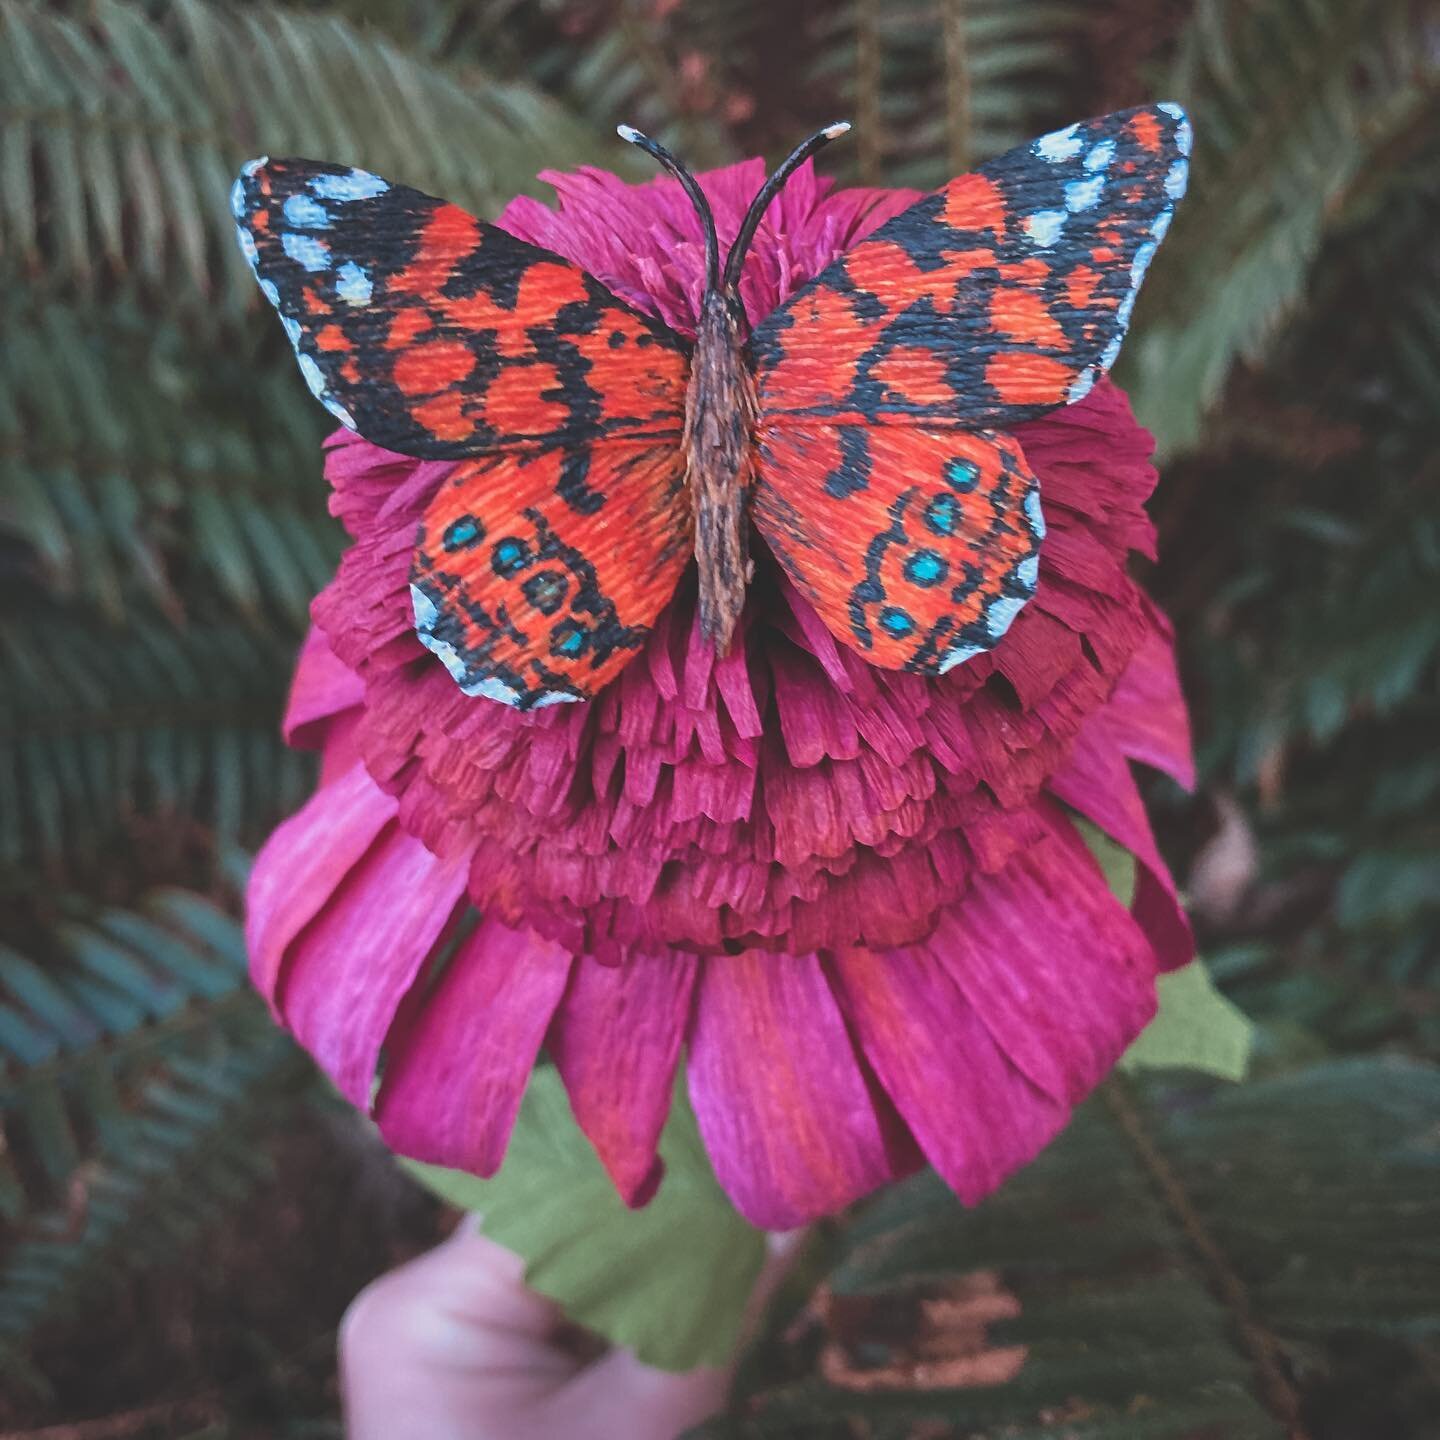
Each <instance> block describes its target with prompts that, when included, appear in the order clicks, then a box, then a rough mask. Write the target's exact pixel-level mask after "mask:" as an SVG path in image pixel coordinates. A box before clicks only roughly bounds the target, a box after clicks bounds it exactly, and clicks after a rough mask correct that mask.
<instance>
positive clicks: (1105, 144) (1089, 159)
mask: <svg viewBox="0 0 1440 1440" xmlns="http://www.w3.org/2000/svg"><path fill="white" fill-rule="evenodd" d="M1114 158H1115V142H1114V141H1113V140H1102V141H1101V142H1100V143H1099V144H1098V145H1093V146H1091V148H1090V153H1089V154H1088V155H1087V156H1086V157H1085V168H1086V169H1087V170H1089V171H1090V172H1091V173H1092V174H1094V173H1095V171H1097V170H1108V169H1109V168H1110V162H1111V161H1112V160H1113V159H1114Z"/></svg>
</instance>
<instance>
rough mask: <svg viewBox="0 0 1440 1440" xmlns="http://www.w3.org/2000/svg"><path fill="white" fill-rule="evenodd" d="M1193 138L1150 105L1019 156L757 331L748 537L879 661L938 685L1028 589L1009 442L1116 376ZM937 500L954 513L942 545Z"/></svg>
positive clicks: (905, 215)
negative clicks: (1016, 428)
mask: <svg viewBox="0 0 1440 1440" xmlns="http://www.w3.org/2000/svg"><path fill="white" fill-rule="evenodd" d="M1190 138H1191V137H1190V126H1189V122H1188V121H1187V120H1186V119H1185V117H1184V114H1183V112H1182V111H1181V110H1180V109H1179V107H1178V106H1173V105H1158V106H1149V107H1145V108H1142V109H1138V110H1132V111H1126V112H1121V113H1119V114H1116V115H1109V116H1105V117H1103V118H1101V119H1097V120H1091V121H1087V122H1084V123H1081V124H1077V125H1071V126H1069V127H1068V128H1067V129H1065V130H1061V131H1058V132H1056V133H1055V134H1053V135H1047V136H1045V137H1043V138H1042V139H1040V140H1037V141H1035V142H1034V143H1033V144H1031V145H1028V146H1025V147H1022V148H1021V149H1018V150H1014V151H1011V152H1010V153H1009V154H1006V155H1003V156H1000V157H999V158H998V159H996V160H993V161H991V162H990V163H989V164H987V165H985V166H982V167H981V168H980V169H979V170H978V171H976V172H974V173H973V174H970V175H966V176H962V177H961V178H960V179H958V180H955V181H953V182H952V183H951V184H950V185H948V186H947V187H946V188H945V189H943V190H940V191H937V192H936V193H935V194H933V195H929V196H926V197H925V198H924V199H923V200H920V201H918V202H917V203H916V204H915V205H913V206H912V207H911V208H910V209H908V210H905V211H903V212H902V213H901V214H900V215H898V216H896V217H895V218H894V219H893V220H891V221H889V222H888V223H886V224H885V225H883V226H881V227H880V228H879V229H878V230H877V231H875V233H874V234H873V235H872V236H870V237H869V238H868V239H867V240H865V241H863V242H862V243H861V244H860V245H858V246H856V247H855V248H854V249H853V250H851V251H849V252H848V253H847V254H845V255H843V256H841V257H840V259H838V260H836V261H834V262H833V263H832V264H831V265H830V266H828V267H827V268H826V269H825V270H824V271H822V272H821V274H820V275H819V276H817V277H816V278H815V279H814V280H813V281H811V282H810V284H808V285H807V286H805V287H804V288H802V289H801V290H799V291H798V292H797V293H796V294H795V295H793V296H792V297H791V298H790V299H789V301H787V303H786V304H785V305H784V306H782V307H781V308H780V309H779V310H777V311H776V312H775V313H774V314H772V315H771V316H770V317H768V318H767V319H766V320H765V322H764V323H763V324H761V325H760V326H759V327H758V328H757V329H756V331H755V333H754V335H753V336H752V337H751V350H752V355H753V358H754V361H755V366H756V381H757V387H758V391H759V399H760V427H759V435H758V441H759V455H758V460H759V463H758V467H757V468H758V476H757V480H756V484H755V487H754V492H753V498H752V502H751V513H752V515H753V517H754V520H755V525H756V528H757V529H758V530H759V531H760V533H761V534H762V535H763V536H764V537H765V540H766V542H767V543H768V544H769V546H770V548H771V549H772V550H773V551H774V552H775V554H776V556H777V558H778V559H779V560H780V563H781V564H782V565H783V566H784V568H785V569H786V571H787V572H788V574H789V575H790V577H791V579H792V580H793V581H794V582H795V583H796V585H797V586H798V587H799V588H800V589H801V591H802V592H803V593H804V594H806V595H807V596H808V597H809V598H810V600H811V602H812V603H813V604H814V605H815V606H816V608H817V610H818V612H819V613H820V615H821V617H822V619H824V621H825V623H826V624H827V625H828V626H829V627H830V628H831V630H832V631H833V632H834V633H835V635H836V636H837V637H838V638H840V639H843V640H845V641H846V642H847V643H849V644H850V645H852V646H854V647H855V648H856V649H858V650H860V651H861V653H863V654H864V655H865V657H866V659H868V660H869V661H871V663H873V664H876V665H880V666H884V667H886V668H892V669H907V670H916V671H920V672H922V673H926V674H937V673H938V674H943V673H944V672H945V671H946V670H949V669H950V668H952V667H953V666H955V665H958V664H960V663H962V662H963V661H965V660H968V659H970V658H971V657H972V656H974V655H976V654H979V653H981V652H982V651H985V650H988V649H990V648H992V647H993V646H994V645H995V644H996V643H997V642H998V641H999V640H1000V638H1001V637H1002V636H1003V635H1004V634H1005V632H1006V631H1007V630H1008V628H1009V626H1010V623H1011V621H1012V620H1013V619H1014V617H1015V615H1016V614H1017V613H1018V612H1019V610H1020V609H1021V607H1022V606H1023V605H1024V603H1025V602H1026V600H1028V599H1029V598H1030V596H1031V595H1032V594H1033V593H1034V591H1035V586H1036V581H1037V575H1038V551H1039V546H1040V542H1041V540H1042V539H1043V538H1044V534H1045V526H1044V519H1043V516H1042V514H1041V507H1040V495H1039V489H1038V486H1037V484H1036V482H1035V479H1034V477H1033V476H1032V475H1031V474H1030V471H1029V469H1028V467H1027V466H1026V465H1025V460H1024V456H1023V454H1021V452H1020V448H1019V446H1018V445H1017V444H1016V443H1015V441H1014V440H1012V439H1010V438H1009V437H1008V436H1006V435H1004V434H1003V433H1000V429H999V428H998V427H1007V426H1010V425H1014V424H1018V423H1020V422H1022V421H1025V420H1028V419H1032V418H1034V417H1035V416H1037V415H1040V414H1043V413H1044V412H1045V411H1047V410H1050V409H1053V408H1055V407H1056V406H1057V405H1062V404H1066V403H1068V402H1072V401H1075V400H1078V399H1080V398H1081V397H1082V396H1084V395H1085V394H1086V393H1088V391H1089V390H1090V388H1091V386H1092V385H1093V384H1094V383H1095V381H1096V379H1097V378H1098V377H1099V376H1100V375H1102V374H1104V373H1105V372H1106V371H1107V370H1108V369H1109V368H1110V366H1111V365H1112V364H1113V363H1114V361H1115V358H1116V356H1117V355H1118V353H1119V350H1120V344H1121V341H1122V339H1123V338H1124V334H1125V329H1126V327H1127V325H1128V324H1129V320H1130V314H1131V310H1132V309H1133V306H1134V303H1135V295H1136V292H1137V290H1138V289H1139V286H1140V283H1141V280H1142V279H1143V277H1144V274H1145V270H1146V267H1147V266H1148V265H1149V263H1150V259H1151V257H1152V256H1153V255H1154V253H1155V250H1156V247H1157V246H1158V245H1159V243H1160V240H1161V239H1162V238H1163V237H1164V234H1165V231H1166V230H1167V228H1168V227H1169V223H1170V217H1171V214H1172V212H1173V209H1174V206H1175V202H1176V201H1177V200H1178V198H1179V197H1180V195H1181V194H1182V193H1183V191H1184V187H1185V180H1186V172H1187V167H1188V162H1187V160H1186V155H1187V154H1188V152H1189V149H1190ZM991 427H996V428H991ZM937 506H938V507H940V509H941V511H942V513H943V514H944V515H945V516H947V517H948V516H950V515H951V514H955V515H958V516H960V517H961V523H959V524H957V525H956V526H955V527H954V529H953V530H951V531H949V533H945V531H944V527H937V526H936V525H935V524H934V523H931V516H932V514H933V512H934V507H937ZM880 557H883V559H881V558H880Z"/></svg>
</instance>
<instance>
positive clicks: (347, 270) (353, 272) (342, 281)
mask: <svg viewBox="0 0 1440 1440" xmlns="http://www.w3.org/2000/svg"><path fill="white" fill-rule="evenodd" d="M335 277H336V278H335V293H336V294H337V295H338V296H339V297H340V298H341V299H342V300H343V301H344V302H345V303H346V304H347V305H368V304H369V303H370V296H371V295H372V294H373V293H374V291H375V286H374V283H373V282H372V281H371V279H370V277H369V275H367V274H366V273H365V271H364V270H362V269H361V268H360V266H358V265H357V264H356V263H355V262H354V261H353V260H347V261H346V262H345V263H344V264H343V265H342V266H341V267H340V268H339V269H338V270H337V271H336V272H335Z"/></svg>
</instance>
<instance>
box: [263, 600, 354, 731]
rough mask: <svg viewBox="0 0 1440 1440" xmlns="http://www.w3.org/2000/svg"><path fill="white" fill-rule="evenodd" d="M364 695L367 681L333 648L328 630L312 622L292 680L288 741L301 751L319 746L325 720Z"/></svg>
mask: <svg viewBox="0 0 1440 1440" xmlns="http://www.w3.org/2000/svg"><path fill="white" fill-rule="evenodd" d="M364 698H365V682H364V681H363V680H361V678H360V677H359V676H358V675H357V674H356V673H355V672H354V671H353V670H352V669H351V668H350V667H349V666H348V665H347V664H346V663H345V662H344V661H343V660H341V659H340V658H339V657H338V656H337V655H336V654H335V652H334V651H333V650H332V649H331V648H330V642H329V641H328V640H327V639H326V638H325V632H324V631H323V630H322V629H321V628H320V627H319V626H318V625H312V626H311V627H310V629H309V632H308V633H307V634H306V636H305V643H304V644H303V645H302V646H301V647H300V655H299V658H298V659H297V660H296V662H295V678H294V679H293V680H291V682H290V699H289V701H288V703H287V704H286V706H285V719H284V721H283V723H282V727H281V728H282V730H283V732H284V735H285V743H286V744H287V745H294V746H295V747H296V748H297V749H300V750H314V749H317V748H318V747H319V746H320V744H321V743H322V741H323V740H324V738H325V729H326V725H325V722H326V721H328V720H329V719H330V718H331V717H332V716H334V715H338V714H339V713H340V712H341V711H342V710H348V709H350V707H351V706H352V705H358V704H360V702H361V701H362V700H364Z"/></svg>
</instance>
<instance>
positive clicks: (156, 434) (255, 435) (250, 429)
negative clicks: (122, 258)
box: [0, 201, 340, 631]
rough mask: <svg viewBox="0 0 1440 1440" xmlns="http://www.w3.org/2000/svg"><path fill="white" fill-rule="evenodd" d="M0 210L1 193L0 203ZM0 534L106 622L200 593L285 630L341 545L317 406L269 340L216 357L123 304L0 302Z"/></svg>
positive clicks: (198, 340)
mask: <svg viewBox="0 0 1440 1440" xmlns="http://www.w3.org/2000/svg"><path fill="white" fill-rule="evenodd" d="M0 203H3V201H0ZM0 324H3V326H4V332H5V344H4V346H3V347H0V527H3V528H4V529H7V530H10V531H11V532H12V533H14V534H16V535H18V536H19V537H20V538H21V539H23V540H24V541H26V542H27V543H28V544H29V545H31V546H33V548H34V552H35V556H36V564H37V568H38V571H39V574H38V577H37V578H38V579H40V580H43V582H44V583H45V585H46V587H47V588H48V589H49V590H50V591H51V592H52V593H56V594H59V595H61V596H67V597H75V598H77V599H81V600H85V601H88V602H90V603H91V604H92V605H93V606H94V607H95V608H96V609H98V610H99V611H100V613H101V614H102V615H103V616H104V617H105V618H106V619H109V620H111V621H115V620H119V619H121V618H122V617H123V615H124V614H125V613H126V611H127V609H128V608H130V606H131V605H132V604H133V603H134V601H135V599H136V596H137V592H138V594H139V595H140V596H143V597H147V598H148V599H149V600H150V601H151V602H153V603H154V604H155V605H158V606H159V607H160V608H161V609H162V610H163V611H165V612H166V613H169V614H171V615H174V614H176V612H177V610H178V608H179V606H180V604H181V602H180V600H179V598H178V592H179V590H180V589H181V588H182V587H183V589H184V590H185V592H186V595H187V599H189V601H190V603H192V604H193V603H195V602H196V601H197V600H199V599H200V598H201V596H202V595H203V593H204V591H205V590H206V589H207V588H208V589H209V590H211V591H212V593H214V594H215V595H216V596H218V597H219V598H221V599H223V600H224V601H225V602H227V603H228V604H229V605H230V606H231V607H233V608H234V609H235V610H236V611H238V612H239V613H240V614H242V615H243V616H245V617H246V618H247V619H248V620H250V621H252V622H254V623H256V624H257V626H258V625H260V624H266V625H273V624H274V622H275V619H276V617H277V616H278V617H282V618H283V621H284V623H285V624H286V625H287V627H288V628H289V629H291V630H292V631H294V630H298V629H299V628H300V627H301V626H302V625H303V624H304V621H305V618H306V615H307V612H308V608H309V603H310V597H311V596H312V595H313V594H314V593H315V591H316V590H317V589H318V588H319V587H320V586H321V585H322V584H324V582H325V581H326V579H328V577H329V575H330V573H331V571H332V570H333V568H334V563H335V560H336V558H337V556H338V553H339V540H340V531H339V527H338V526H337V525H336V524H335V522H334V521H332V520H331V519H330V518H329V517H328V516H327V515H326V513H325V486H324V482H323V481H322V479H321V478H320V468H321V467H320V458H319V452H318V446H319V440H320V437H321V436H322V434H323V433H324V427H323V425H322V424H321V422H322V421H323V419H324V416H323V415H322V414H320V413H319V412H318V411H317V409H316V407H315V406H314V404H313V403H312V402H311V401H310V399H309V397H308V396H307V395H306V394H305V391H304V387H303V385H298V384H296V383H295V377H294V373H293V371H294V365H293V361H292V360H291V358H290V357H289V354H288V351H287V348H286V347H285V346H284V344H283V341H282V340H281V337H279V336H278V335H272V334H271V333H270V331H269V328H268V327H267V329H266V330H264V331H263V332H257V341H256V343H243V344H241V343H236V342H234V341H232V342H230V343H229V344H227V345H226V346H224V347H220V346H217V345H215V344H214V343H213V340H206V339H205V338H204V337H203V336H196V335H195V334H194V333H192V332H190V331H188V330H187V329H186V327H184V326H182V325H181V324H179V323H177V322H176V321H175V320H174V319H172V318H163V319H162V318H156V317H153V316H149V315H147V314H146V313H145V312H144V310H142V309H141V308H140V307H139V306H138V305H137V304H136V303H134V301H133V300H131V299H128V298H122V299H118V300H116V301H115V302H113V303H107V304H103V305H102V304H96V303H85V302H70V301H66V302H61V301H47V300H45V299H42V298H40V297H39V296H37V295H36V294H34V293H33V292H31V291H27V290H26V289H25V288H23V287H22V288H20V289H19V290H18V291H16V292H13V293H11V294H7V295H4V296H3V297H0Z"/></svg>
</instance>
